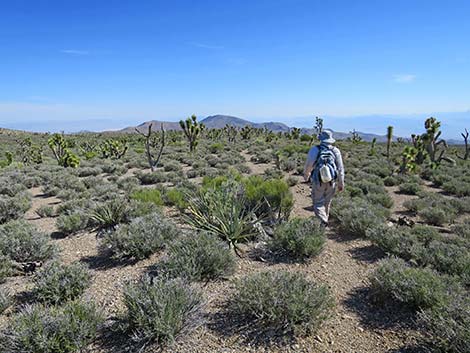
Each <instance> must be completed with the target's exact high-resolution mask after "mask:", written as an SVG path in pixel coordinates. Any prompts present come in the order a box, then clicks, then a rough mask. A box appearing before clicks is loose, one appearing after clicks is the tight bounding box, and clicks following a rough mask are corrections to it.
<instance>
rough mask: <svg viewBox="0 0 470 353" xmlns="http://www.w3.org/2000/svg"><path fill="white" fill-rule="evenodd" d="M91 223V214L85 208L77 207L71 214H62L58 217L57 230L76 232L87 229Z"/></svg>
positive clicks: (65, 232)
mask: <svg viewBox="0 0 470 353" xmlns="http://www.w3.org/2000/svg"><path fill="white" fill-rule="evenodd" d="M89 225H90V216H89V214H88V213H86V212H85V211H84V210H81V209H77V210H76V211H75V212H72V213H69V214H62V215H60V216H59V217H57V220H56V227H57V230H58V231H59V232H61V233H64V234H75V233H77V232H79V231H81V230H85V229H87V228H88V227H89Z"/></svg>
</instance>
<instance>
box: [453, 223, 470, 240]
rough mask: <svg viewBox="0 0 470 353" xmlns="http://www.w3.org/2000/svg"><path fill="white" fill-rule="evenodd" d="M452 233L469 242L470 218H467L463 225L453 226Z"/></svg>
mask: <svg viewBox="0 0 470 353" xmlns="http://www.w3.org/2000/svg"><path fill="white" fill-rule="evenodd" d="M452 232H454V233H455V234H457V235H458V236H459V237H462V238H465V239H468V240H470V218H467V219H466V220H465V221H464V222H463V223H460V224H456V225H454V226H453V227H452Z"/></svg>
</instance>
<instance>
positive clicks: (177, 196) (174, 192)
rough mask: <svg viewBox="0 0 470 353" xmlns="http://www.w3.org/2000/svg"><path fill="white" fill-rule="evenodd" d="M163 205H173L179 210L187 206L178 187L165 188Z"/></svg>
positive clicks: (183, 195)
mask: <svg viewBox="0 0 470 353" xmlns="http://www.w3.org/2000/svg"><path fill="white" fill-rule="evenodd" d="M164 200H165V205H169V206H175V207H176V208H178V209H179V210H184V209H185V208H186V207H188V202H187V200H186V198H185V194H184V192H183V191H181V190H178V189H175V188H173V189H170V190H167V191H166V192H165V194H164Z"/></svg>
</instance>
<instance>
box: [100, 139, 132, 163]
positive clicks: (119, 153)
mask: <svg viewBox="0 0 470 353" xmlns="http://www.w3.org/2000/svg"><path fill="white" fill-rule="evenodd" d="M128 148H129V146H127V142H126V141H120V140H113V139H108V140H106V141H104V142H103V143H102V144H101V145H100V150H101V155H102V157H103V158H115V159H121V157H123V156H124V155H125V154H126V152H127V150H128Z"/></svg>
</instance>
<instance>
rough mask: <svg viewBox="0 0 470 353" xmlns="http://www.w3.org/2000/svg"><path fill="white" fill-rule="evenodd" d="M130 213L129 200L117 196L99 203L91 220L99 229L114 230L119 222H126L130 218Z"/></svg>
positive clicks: (93, 211)
mask: <svg viewBox="0 0 470 353" xmlns="http://www.w3.org/2000/svg"><path fill="white" fill-rule="evenodd" d="M129 213H130V208H129V205H128V202H127V200H125V199H122V198H115V199H112V200H110V201H107V202H105V203H99V204H97V205H96V206H95V207H94V208H93V210H92V212H91V216H90V220H91V222H92V223H93V224H94V225H95V226H96V228H97V229H103V230H112V229H114V228H115V227H116V226H117V225H118V224H120V223H126V222H127V221H128V220H129Z"/></svg>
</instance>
